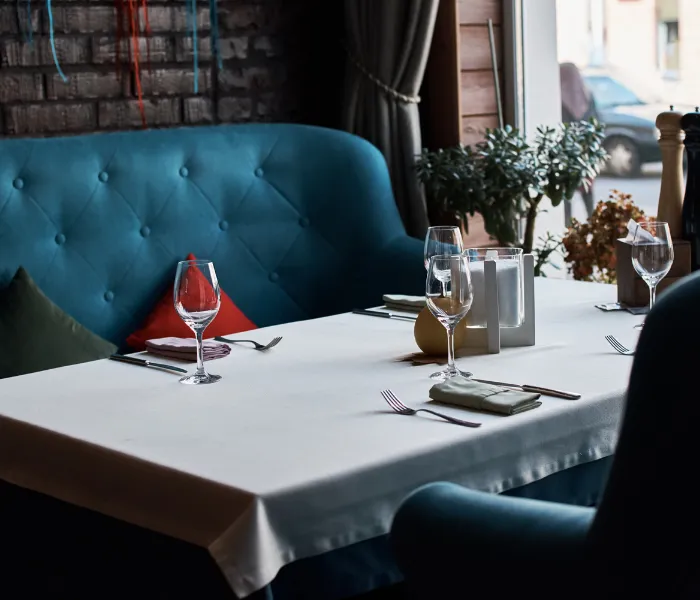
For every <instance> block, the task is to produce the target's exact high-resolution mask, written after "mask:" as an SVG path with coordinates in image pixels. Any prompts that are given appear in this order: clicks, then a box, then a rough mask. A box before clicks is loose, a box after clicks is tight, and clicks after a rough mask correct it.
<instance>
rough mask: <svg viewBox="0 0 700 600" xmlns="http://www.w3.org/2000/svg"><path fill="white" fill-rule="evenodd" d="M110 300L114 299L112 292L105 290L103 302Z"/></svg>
mask: <svg viewBox="0 0 700 600" xmlns="http://www.w3.org/2000/svg"><path fill="white" fill-rule="evenodd" d="M112 300H114V292H111V291H108V292H105V302H111V301H112Z"/></svg>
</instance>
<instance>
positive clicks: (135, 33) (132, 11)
mask: <svg viewBox="0 0 700 600" xmlns="http://www.w3.org/2000/svg"><path fill="white" fill-rule="evenodd" d="M48 1H50V0H47V2H48ZM127 7H128V12H129V23H130V25H131V51H132V62H133V64H134V83H135V84H136V95H137V97H138V102H139V113H140V114H141V125H142V126H143V127H144V129H145V128H146V127H147V123H146V107H145V106H144V103H143V88H142V86H141V65H140V63H141V51H140V49H139V21H138V18H139V15H138V4H137V0H128V5H127Z"/></svg>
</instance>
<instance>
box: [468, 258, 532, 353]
mask: <svg viewBox="0 0 700 600" xmlns="http://www.w3.org/2000/svg"><path fill="white" fill-rule="evenodd" d="M522 268H523V308H524V310H523V312H524V315H523V322H522V323H521V324H520V326H519V327H501V326H500V324H499V323H500V320H499V314H498V278H497V277H496V261H493V260H486V261H484V282H485V284H484V289H483V290H480V291H476V293H483V294H485V306H486V327H469V328H468V333H467V336H466V337H467V339H466V344H465V346H466V347H467V348H481V349H485V350H486V351H487V352H488V353H489V354H498V353H499V352H500V351H501V348H513V347H516V346H534V345H535V257H534V256H533V255H532V254H523V265H522Z"/></svg>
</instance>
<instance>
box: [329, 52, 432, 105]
mask: <svg viewBox="0 0 700 600" xmlns="http://www.w3.org/2000/svg"><path fill="white" fill-rule="evenodd" d="M343 47H344V48H345V53H346V54H347V55H348V58H349V59H350V62H351V63H352V64H353V65H355V67H356V68H357V70H358V71H360V73H362V74H363V75H364V76H365V77H366V78H367V79H369V80H370V81H371V82H372V83H373V84H374V85H376V86H377V87H378V88H379V89H381V90H382V91H383V92H384V93H386V94H387V95H388V96H390V97H391V98H393V99H394V100H399V101H400V102H405V103H406V104H418V103H419V102H420V96H407V95H406V94H402V93H401V92H399V91H398V90H395V89H394V88H393V87H391V86H389V85H387V84H386V83H384V82H383V81H382V80H381V79H379V77H377V76H376V75H373V74H372V73H370V72H369V71H368V70H367V69H366V68H365V66H364V65H363V64H362V63H361V62H360V60H359V59H358V58H357V57H356V56H355V55H354V54H353V53H352V52H350V49H349V48H348V47H347V46H345V45H343Z"/></svg>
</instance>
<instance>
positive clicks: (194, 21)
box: [190, 0, 199, 94]
mask: <svg viewBox="0 0 700 600" xmlns="http://www.w3.org/2000/svg"><path fill="white" fill-rule="evenodd" d="M190 18H191V19H192V59H193V61H194V93H195V94H196V93H197V92H199V61H198V60H197V54H198V50H197V0H190Z"/></svg>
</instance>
